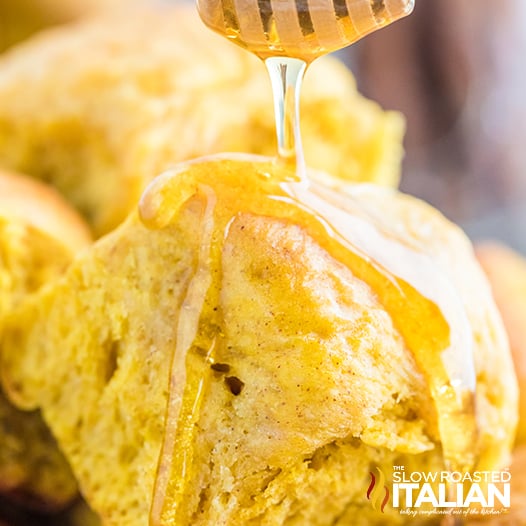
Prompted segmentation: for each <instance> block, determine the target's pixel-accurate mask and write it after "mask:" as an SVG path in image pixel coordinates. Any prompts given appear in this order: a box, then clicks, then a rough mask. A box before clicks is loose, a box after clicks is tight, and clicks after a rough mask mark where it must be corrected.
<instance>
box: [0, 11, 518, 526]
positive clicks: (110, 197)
mask: <svg viewBox="0 0 526 526" xmlns="http://www.w3.org/2000/svg"><path fill="white" fill-rule="evenodd" d="M153 28H155V30H153ZM78 57H82V60H79V59H78ZM36 64H38V67H35V65H36ZM305 88H306V89H305V95H304V99H303V101H302V103H303V106H302V112H303V117H302V118H303V133H304V145H305V150H306V156H307V162H308V164H309V165H310V166H312V167H313V168H316V169H317V170H324V171H325V172H327V173H321V172H319V171H311V172H310V175H309V180H308V183H307V184H306V183H305V182H303V183H299V182H298V181H297V180H296V178H295V175H294V174H290V173H288V172H286V171H285V170H284V169H283V168H282V167H280V166H279V165H278V164H277V163H275V162H272V161H271V160H269V159H268V158H266V157H256V156H238V155H234V154H224V155H212V156H207V157H200V158H199V159H198V160H194V161H191V162H185V163H182V164H180V163H181V161H186V160H188V159H190V158H194V157H198V156H202V155H208V154H212V153H215V152H218V151H223V150H226V151H232V150H241V151H247V152H252V153H257V154H271V153H273V152H274V149H275V145H274V136H273V112H272V105H271V100H270V96H269V86H268V84H267V79H266V73H265V70H264V68H263V66H262V65H261V64H260V63H259V62H258V61H257V60H256V59H253V57H250V56H249V55H248V54H246V53H244V52H243V51H242V50H240V49H237V48H236V47H235V46H231V45H229V44H228V43H226V42H223V40H222V39H221V38H219V37H217V36H215V35H213V34H212V33H210V32H208V31H207V30H206V29H205V28H203V27H202V26H201V24H200V23H199V22H198V21H197V19H196V16H195V14H194V13H192V12H190V11H188V9H186V8H175V9H174V8H155V9H148V10H146V9H140V10H135V9H134V10H129V11H128V12H127V14H126V15H125V14H124V13H123V12H121V13H117V12H116V13H114V14H104V15H101V16H100V17H96V18H93V19H91V20H89V21H85V22H80V23H77V24H75V25H73V26H69V27H64V28H61V29H57V30H53V31H51V32H48V33H47V34H45V35H42V36H39V37H37V38H36V39H35V40H33V41H30V42H28V43H27V44H24V45H21V46H20V47H18V49H17V50H14V51H13V52H10V53H9V54H8V55H6V56H5V57H4V58H0V166H3V167H4V170H7V169H9V170H12V171H15V170H17V171H20V172H23V173H26V174H28V175H29V176H31V178H32V179H27V178H21V176H16V175H12V174H6V175H3V176H1V177H0V256H1V257H0V375H1V379H2V385H3V389H4V393H5V396H4V398H0V415H1V416H2V418H3V421H2V426H3V427H4V428H5V429H8V428H9V429H11V430H12V431H13V432H12V433H11V434H10V435H9V434H6V435H5V436H6V437H8V438H9V440H5V441H4V442H2V441H1V440H0V459H7V461H6V462H5V463H4V462H3V460H2V462H0V480H1V481H2V483H4V481H8V482H9V483H8V484H6V483H4V486H3V487H1V485H0V491H3V492H4V493H5V494H6V496H7V498H9V499H13V500H15V501H16V500H17V499H18V500H19V501H20V500H21V496H22V497H24V499H22V500H23V503H24V506H31V505H33V506H34V503H35V502H39V503H45V505H43V504H41V505H40V511H42V510H44V511H47V512H55V511H56V510H58V509H61V508H64V507H65V506H67V504H68V503H70V502H71V501H72V499H74V498H75V496H76V494H77V485H78V490H79V491H80V494H81V495H82V496H83V497H84V499H85V500H86V501H87V503H88V504H89V505H90V506H91V507H92V508H93V510H94V511H95V512H96V513H97V515H98V516H99V518H100V521H101V522H102V524H103V525H105V526H144V525H145V524H151V525H152V526H153V525H163V526H164V525H165V526H190V525H192V526H194V525H195V526H200V525H202V526H212V525H216V524H225V525H239V524H241V525H254V526H255V525H259V524H264V525H268V526H284V525H294V524H297V525H302V526H314V525H330V524H331V525H337V526H346V525H353V526H355V525H358V526H359V525H364V526H365V525H367V526H370V525H375V524H378V525H381V524H389V525H396V524H406V523H411V522H412V519H411V518H410V516H408V515H404V514H401V513H400V510H399V509H397V508H396V507H395V506H393V502H392V501H389V499H387V500H385V502H384V503H382V504H381V509H380V506H376V504H375V505H374V506H373V505H372V504H371V502H370V501H369V500H368V499H369V498H370V494H369V492H368V491H367V488H368V485H369V483H370V472H371V471H372V472H375V470H376V469H377V468H378V470H380V472H382V473H383V474H385V475H386V484H389V483H390V482H392V480H391V478H390V477H391V475H390V473H391V471H392V466H393V465H404V466H406V468H407V469H408V470H409V469H411V470H414V471H426V470H431V471H433V470H441V469H444V466H445V465H448V466H450V467H451V466H455V467H457V468H458V469H465V470H470V469H484V470H499V469H503V468H505V467H507V466H508V465H509V462H510V458H511V457H510V455H511V450H512V445H513V441H514V438H515V429H516V427H517V406H518V392H517V381H516V376H515V371H514V367H513V363H512V358H511V354H510V351H509V346H508V341H507V338H506V334H505V330H504V326H503V324H502V321H501V318H500V315H499V313H498V311H497V309H496V306H495V303H494V300H493V298H492V294H491V290H490V287H489V285H488V281H487V279H486V277H485V276H484V274H483V272H482V270H481V268H480V266H479V264H478V263H477V261H476V259H475V257H474V254H473V250H472V247H471V245H470V243H469V241H468V240H467V239H466V237H465V236H464V235H463V234H462V232H461V231H460V230H459V229H458V228H457V227H455V226H454V225H452V224H451V223H449V222H448V221H447V220H446V219H445V218H444V217H442V216H441V215H440V214H439V213H438V212H437V211H436V210H433V209H432V208H431V207H429V206H428V205H426V204H424V203H422V202H420V201H418V200H416V199H414V198H411V197H409V196H405V195H403V194H401V193H399V192H397V191H396V190H394V189H393V187H394V186H396V183H397V181H398V176H399V168H400V161H401V156H402V147H401V137H402V133H403V120H402V118H401V116H400V115H398V114H396V113H391V112H384V111H383V110H381V109H380V108H379V107H378V106H377V105H376V104H374V103H372V102H371V101H367V100H366V99H364V98H363V97H361V96H360V95H359V94H358V93H357V91H356V87H355V84H354V81H353V79H352V77H351V76H350V74H349V73H348V71H347V70H345V68H343V66H341V65H340V64H339V63H337V62H336V61H334V60H330V59H329V60H324V61H320V62H319V63H316V64H315V65H314V66H313V67H312V71H309V74H308V77H307V82H306V86H305ZM164 171H166V172H165V173H164V175H161V176H159V177H155V176H156V175H159V174H160V173H161V172H164ZM329 174H330V175H329ZM37 179H40V180H41V181H43V182H45V183H46V185H45V184H43V183H42V182H38V181H37ZM363 182H365V183H375V184H365V185H364V184H359V183H363ZM47 184H49V185H51V186H53V187H54V188H55V190H52V189H51V188H50V187H49V186H47ZM56 192H60V194H61V195H62V197H60V196H59V195H58V194H57V193H56ZM64 199H65V200H66V201H67V202H68V203H69V204H66V203H65V202H64ZM70 206H73V207H75V208H76V209H77V211H78V212H79V213H80V214H81V215H82V216H83V217H84V220H85V221H86V222H87V225H88V226H86V224H84V222H83V220H81V219H79V217H78V216H77V215H76V213H75V212H73V211H72V210H70V208H69V207H70ZM88 230H91V232H92V234H93V236H94V237H95V238H99V239H97V241H95V242H93V243H92V242H91V240H90V234H89V232H88ZM3 408H6V409H5V410H4V409H3ZM4 414H5V415H6V416H5V418H4V417H3V415H4ZM18 422H24V424H20V426H19V427H17V426H18ZM25 422H28V423H27V424H26V423H25ZM46 426H48V427H46ZM10 444H11V445H12V444H14V445H15V447H14V449H15V450H16V451H17V454H16V455H14V454H13V455H10V454H9V445H10ZM6 452H7V453H6ZM20 452H22V453H21V454H20ZM2 470H3V471H2ZM2 472H3V473H9V477H7V476H6V477H5V478H4V476H3V475H1V473H2ZM15 475H16V476H15ZM84 513H85V508H84V509H81V510H79V509H78V508H76V510H75V513H74V514H72V515H70V519H67V520H71V523H78V524H84V525H85V524H86V523H87V522H88V520H91V516H90V515H89V514H88V515H87V516H86V515H84ZM63 517H64V516H63V515H62V516H60V517H59V516H57V518H56V519H54V520H55V521H56V524H61V525H62V524H65V521H66V519H64V518H63ZM71 517H73V518H71ZM85 517H90V518H89V519H88V518H85ZM0 520H2V519H1V510H0ZM51 520H53V519H51Z"/></svg>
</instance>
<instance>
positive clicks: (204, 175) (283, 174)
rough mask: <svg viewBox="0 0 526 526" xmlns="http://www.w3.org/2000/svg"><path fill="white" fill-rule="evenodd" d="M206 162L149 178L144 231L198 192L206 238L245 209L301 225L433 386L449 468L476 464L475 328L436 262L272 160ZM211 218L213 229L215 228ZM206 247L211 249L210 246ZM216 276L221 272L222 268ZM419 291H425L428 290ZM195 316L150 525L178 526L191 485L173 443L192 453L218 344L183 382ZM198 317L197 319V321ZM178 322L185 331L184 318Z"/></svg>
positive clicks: (178, 375) (214, 285)
mask: <svg viewBox="0 0 526 526" xmlns="http://www.w3.org/2000/svg"><path fill="white" fill-rule="evenodd" d="M241 161H243V162H241ZM200 162H201V164H199V163H198V162H191V163H187V164H186V165H185V166H183V167H182V168H181V169H180V172H179V173H178V174H177V175H175V176H173V175H172V176H171V177H172V178H170V176H165V177H161V178H158V179H157V180H156V181H155V182H154V183H152V185H151V187H150V188H149V190H148V191H147V192H146V193H145V195H144V197H143V200H142V202H141V206H140V215H141V218H142V220H143V223H144V224H145V225H146V226H147V227H148V228H152V229H159V228H163V227H164V226H166V225H167V224H169V223H170V221H172V219H173V218H174V217H175V216H176V214H177V212H178V210H179V209H180V207H181V206H182V205H183V203H184V202H185V199H188V198H190V197H192V196H195V195H199V192H200V190H199V189H200V188H210V189H212V190H211V191H210V190H209V191H208V194H210V195H211V192H212V193H213V195H214V198H213V199H212V198H210V197H209V199H208V200H209V202H210V201H214V202H215V201H216V200H217V202H219V203H220V206H217V207H216V208H215V210H214V213H213V216H214V217H213V219H212V217H211V216H212V212H211V211H210V210H209V211H208V213H207V214H204V217H205V218H206V222H207V224H208V226H207V227H206V228H204V229H202V231H203V232H207V233H206V234H203V236H204V238H206V239H209V238H210V236H212V237H213V238H214V239H216V240H223V239H224V238H225V235H226V232H227V230H228V225H229V224H230V223H231V221H232V220H233V219H234V218H235V217H236V216H237V215H238V214H240V213H250V214H254V215H257V216H267V217H272V218H275V219H278V220H284V221H286V222H290V223H293V224H297V225H301V226H302V227H303V228H304V230H305V232H306V233H308V235H310V236H311V237H312V238H313V239H315V240H316V242H317V243H318V244H319V245H320V246H321V247H322V248H324V249H325V250H326V251H327V252H328V253H329V254H330V255H331V256H332V257H333V258H334V259H335V260H337V261H339V262H341V263H342V264H344V265H345V266H346V267H347V268H349V269H350V270H351V271H352V272H353V274H354V275H355V276H356V277H357V278H358V279H360V280H362V281H364V282H366V283H367V284H368V285H369V286H370V287H371V289H372V290H374V292H375V293H376V295H377V296H378V298H379V300H380V302H381V303H382V304H383V305H384V307H385V309H386V311H387V312H388V313H389V315H390V317H391V320H392V322H393V325H394V326H395V328H396V329H397V330H398V332H399V333H400V334H401V336H402V337H403V338H404V340H405V342H406V345H407V348H408V349H409V350H410V352H411V353H412V354H413V356H414V358H415V361H416V363H417V365H418V367H419V369H420V370H421V372H422V374H423V375H424V377H425V379H426V380H427V382H428V384H429V385H430V390H431V396H432V398H433V399H434V401H435V404H436V408H437V413H438V423H439V430H440V435H441V441H442V445H443V450H444V451H443V453H444V457H445V459H446V462H447V463H448V468H449V469H453V470H460V469H470V468H471V467H472V464H473V463H474V462H475V455H476V442H477V425H476V419H475V412H474V406H473V399H474V378H475V376H474V366H473V361H472V357H471V355H470V349H469V345H471V333H470V329H469V324H465V323H464V322H463V321H462V320H465V313H463V307H462V305H461V304H460V300H459V298H458V297H457V296H456V294H455V293H454V290H453V289H452V288H451V287H448V286H447V285H446V284H447V281H443V282H442V283H441V287H439V288H438V289H437V288H436V287H435V288H433V287H432V284H433V281H432V279H433V278H436V276H437V275H439V274H437V272H436V268H434V267H432V264H431V262H430V261H429V260H426V258H423V257H420V256H419V254H417V253H416V252H414V251H412V250H410V249H408V248H407V247H401V246H399V249H398V250H395V251H394V253H393V248H394V247H395V246H396V243H395V241H394V240H393V239H389V238H388V236H386V235H385V233H382V232H380V231H379V230H374V232H373V230H371V228H368V229H367V230H366V231H364V226H367V223H366V222H365V221H360V215H361V214H362V213H363V212H362V211H357V210H356V209H355V208H353V207H352V206H351V205H352V200H351V201H349V203H351V204H350V205H349V206H348V207H346V209H345V210H342V209H339V208H338V206H335V204H334V203H338V201H339V198H338V196H337V195H334V196H333V197H332V198H331V197H330V195H331V191H329V190H327V189H321V187H319V185H312V187H311V188H306V187H305V186H304V185H302V184H298V182H297V181H296V180H294V178H292V179H291V174H290V172H288V171H287V170H282V169H280V168H279V166H276V165H273V164H272V163H269V162H268V161H267V162H265V161H263V160H261V158H256V157H254V156H235V157H233V156H230V159H229V160H226V159H225V158H223V157H222V156H214V157H212V158H209V159H208V160H204V161H203V160H202V161H200ZM167 177H168V179H167ZM192 189H193V190H192ZM241 196H242V197H241ZM329 200H330V201H331V202H329ZM212 223H213V225H214V226H213V230H214V233H213V234H210V231H209V229H210V228H211V227H210V224H212ZM217 243H219V244H217V246H216V248H215V249H214V254H215V256H214V257H215V258H217V261H219V260H220V257H221V256H220V254H221V246H220V242H219V241H217ZM204 245H205V246H206V247H209V243H205V244H204ZM203 251H204V253H202V252H203ZM401 251H403V253H404V254H405V256H404V259H405V260H406V261H407V260H408V259H409V260H410V264H409V265H408V266H407V267H404V264H401V265H400V262H399V261H397V258H398V256H399V255H400V252H401ZM205 253H206V254H209V256H208V257H211V254H212V252H210V250H209V249H208V248H207V249H206V250H205V249H203V244H202V245H201V251H200V256H199V261H200V262H202V261H204V260H205V259H203V258H206V254H205ZM217 264H218V263H217V262H216V263H215V265H217ZM206 268H210V267H209V266H208V267H206ZM414 268H420V270H421V274H420V278H419V279H418V280H417V281H418V283H415V282H414V276H413V274H412V272H409V269H411V271H412V270H413V269H414ZM422 268H427V269H428V270H429V274H428V273H427V271H424V272H422ZM199 269H201V271H202V274H201V276H206V287H205V286H204V285H203V283H201V284H199V285H196V284H195V283H199V282H201V281H202V280H204V278H203V277H198V273H199V272H200V270H199ZM202 269H203V267H202V266H201V263H200V264H199V265H198V270H197V272H196V275H195V277H194V279H193V280H192V283H191V285H190V287H189V294H188V295H187V298H194V296H196V297H197V300H196V299H195V298H194V299H193V300H192V301H194V300H195V301H197V304H199V305H201V308H202V307H203V305H204V303H205V296H206V293H205V292H204V290H205V288H207V289H208V291H209V292H208V294H210V291H212V294H213V295H214V297H215V298H216V299H215V301H217V302H218V301H219V300H218V298H219V291H220V289H221V282H220V278H219V277H218V278H216V279H213V280H212V282H210V281H209V280H210V279H212V278H211V277H210V273H209V271H206V272H205V271H203V270H202ZM406 270H407V271H408V273H407V274H406ZM215 275H216V276H220V272H216V273H215ZM444 279H445V278H444ZM196 280H197V281H196ZM426 280H429V281H428V282H426ZM194 287H195V288H196V289H197V290H199V291H200V292H199V294H193V293H192V289H193V288H194ZM422 288H424V289H425V290H424V291H422V290H421V289H422ZM437 290H438V292H437ZM428 296H431V297H428ZM185 301H186V300H185ZM207 302H208V300H207ZM217 305H218V303H217V304H216V306H217ZM191 312H192V313H193V314H192V315H191V317H190V318H191V321H192V323H190V324H189V325H190V326H191V327H192V328H191V330H190V331H189V334H183V333H181V334H180V336H181V338H183V343H181V344H180V343H179V342H178V343H177V348H176V354H178V355H179V356H176V357H174V361H173V366H172V371H171V379H170V385H171V390H173V389H175V394H173V393H172V392H171V393H170V401H169V404H168V411H167V426H174V428H172V429H167V430H166V435H165V437H164V442H163V448H162V454H161V456H160V460H159V467H158V479H161V480H160V481H159V480H157V482H156V486H155V492H154V499H153V502H154V505H153V507H152V513H151V522H150V524H152V525H155V526H157V525H162V524H174V525H175V524H177V522H175V521H176V509H177V506H178V505H179V504H180V503H181V502H182V501H183V497H184V494H185V483H186V482H187V481H188V480H189V478H190V477H191V461H192V459H191V458H189V457H188V456H187V453H186V452H185V451H183V452H182V451H178V450H177V448H178V447H180V448H185V449H188V450H191V449H192V440H193V437H194V432H195V423H196V422H197V421H198V418H199V407H200V404H201V402H202V393H203V385H204V384H203V381H204V379H205V378H206V377H207V376H209V375H210V372H209V368H207V367H206V364H207V361H209V360H210V354H211V353H212V352H213V351H212V350H210V351H209V353H208V355H207V356H204V355H203V356H202V357H201V362H202V363H201V367H197V368H196V367H194V368H193V369H192V371H193V373H192V378H193V383H191V385H190V384H189V383H188V378H190V376H188V377H187V384H186V386H185V385H184V383H183V382H184V381H185V377H186V376H187V375H186V373H185V372H184V371H185V367H188V356H189V349H190V348H191V347H192V346H193V345H195V342H191V341H190V339H191V338H190V336H191V337H192V338H196V337H198V336H199V335H200V334H206V332H207V329H206V327H205V326H203V325H202V324H201V322H202V321H203V319H205V318H206V317H204V316H203V313H202V312H201V315H200V316H198V313H197V309H196V308H195V306H194V308H193V309H191ZM182 315H183V316H184V314H182ZM457 315H460V321H459V320H457V319H456V316H457ZM197 319H199V324H198V326H197V327H196V325H195V323H196V320H197ZM423 320H425V321H426V323H425V324H423V323H422V321H423ZM216 324H217V327H218V331H219V332H221V331H222V329H221V320H217V321H216ZM179 327H183V325H182V323H180V324H179ZM189 335H190V336H189ZM465 346H468V347H467V348H466V347H465ZM213 347H214V346H213V345H212V346H211V349H213ZM445 353H446V356H444V354H445ZM465 357H467V358H465ZM444 358H446V359H444ZM199 370H201V371H205V372H204V376H202V377H199V374H198V371H199ZM182 371H183V372H182ZM189 385H190V386H189ZM192 385H193V386H194V387H192ZM195 385H198V386H199V389H197V388H196V387H195ZM185 408H186V410H185ZM188 408H190V411H188ZM189 423H190V424H189ZM170 521H171V522H170Z"/></svg>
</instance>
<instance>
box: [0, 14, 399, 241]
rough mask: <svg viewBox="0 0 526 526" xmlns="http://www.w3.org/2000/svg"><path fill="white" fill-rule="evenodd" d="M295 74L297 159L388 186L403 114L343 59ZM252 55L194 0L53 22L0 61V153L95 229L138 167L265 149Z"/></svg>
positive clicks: (130, 192)
mask: <svg viewBox="0 0 526 526" xmlns="http://www.w3.org/2000/svg"><path fill="white" fill-rule="evenodd" d="M312 70H313V71H312V72H311V71H309V72H308V73H307V78H306V82H305V89H304V93H303V100H302V126H303V139H304V146H305V151H306V154H307V164H308V165H310V166H312V167H314V168H318V169H323V170H326V171H328V172H330V173H333V174H335V175H337V176H340V177H341V178H343V179H347V180H354V181H358V180H366V181H375V182H378V183H382V184H386V185H395V184H396V183H397V181H398V176H399V170H400V161H401V157H402V146H401V141H402V134H403V129H404V125H403V119H402V117H401V116H400V115H399V114H397V113H393V112H384V111H382V110H381V109H380V108H379V107H378V105H376V104H375V103H373V102H371V101H369V100H366V99H365V98H363V97H362V96H360V95H359V94H358V92H357V90H356V85H355V82H354V80H353V78H352V76H351V74H350V73H349V72H348V70H347V69H346V68H345V67H344V66H343V65H342V64H340V63H339V62H337V61H336V60H334V59H330V58H329V59H327V60H320V61H319V62H316V63H315V64H313V66H312ZM274 135H275V131H274V111H273V107H272V100H271V89H270V82H269V80H268V78H267V73H266V70H265V67H264V65H263V64H262V62H261V61H260V60H258V59H257V58H255V57H254V56H252V55H251V54H250V53H248V52H246V51H244V50H242V49H239V48H238V47H237V46H232V45H231V44H230V43H228V42H227V41H226V40H225V39H223V38H221V37H220V36H218V35H216V34H214V33H213V32H212V31H210V30H209V29H208V28H206V27H205V26H204V24H203V23H202V22H201V21H200V20H199V19H198V15H197V13H196V12H195V7H193V6H190V7H189V6H186V7H181V6H179V7H168V6H165V7H164V8H163V7H161V6H157V7H156V8H155V7H152V8H151V9H150V10H146V9H144V10H133V9H131V8H127V9H126V10H116V11H115V12H114V13H113V14H111V15H110V14H108V15H104V16H101V17H98V18H96V19H94V20H90V21H84V22H81V23H78V24H75V25H70V26H68V27H66V28H61V29H57V30H54V31H51V32H48V33H46V34H45V35H43V36H41V37H38V38H36V39H34V40H33V41H32V42H28V43H27V44H25V45H23V46H21V47H19V48H18V49H17V50H16V51H15V52H13V53H10V54H9V55H8V56H6V57H4V58H3V59H2V60H0V166H1V165H3V166H4V167H9V168H12V169H18V170H20V171H23V172H24V173H28V174H30V175H32V176H35V177H38V178H41V179H44V180H45V181H47V182H50V183H51V184H52V185H54V186H56V187H57V188H58V189H59V190H60V192H62V193H63V194H64V195H65V196H66V197H67V198H68V199H69V200H70V201H71V202H72V203H73V204H74V205H75V206H76V207H77V208H78V209H79V210H80V211H81V212H82V213H83V214H84V216H85V217H86V218H87V219H88V221H89V223H90V224H91V225H92V226H93V228H94V230H95V232H96V234H97V235H100V234H103V233H105V232H108V231H109V230H111V229H112V228H113V227H115V226H116V225H117V224H119V223H120V222H121V221H122V220H123V219H124V218H125V217H126V215H127V214H128V213H129V211H130V210H131V209H133V208H134V207H135V205H136V203H137V200H138V198H139V196H140V194H141V192H142V190H143V189H144V186H145V184H146V183H147V182H148V181H149V180H150V178H151V177H153V176H155V175H158V174H159V173H161V172H163V171H164V170H166V169H167V167H170V166H172V165H173V163H175V162H178V161H181V160H186V159H190V158H193V157H196V156H199V155H203V154H208V153H215V152H222V151H243V152H252V153H264V154H268V155H272V154H274V152H275V151H276V146H275V138H274Z"/></svg>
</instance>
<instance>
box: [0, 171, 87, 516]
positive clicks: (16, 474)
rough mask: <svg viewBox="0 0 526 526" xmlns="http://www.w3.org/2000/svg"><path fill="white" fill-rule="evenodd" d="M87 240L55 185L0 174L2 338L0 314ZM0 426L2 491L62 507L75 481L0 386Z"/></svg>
mask: <svg viewBox="0 0 526 526" xmlns="http://www.w3.org/2000/svg"><path fill="white" fill-rule="evenodd" d="M89 242H90V236H89V232H88V229H87V226H86V225H85V223H84V222H83V221H82V220H81V219H80V217H79V216H78V215H77V214H76V213H75V212H74V211H73V210H72V209H71V208H70V207H69V205H67V204H66V203H65V202H64V201H63V199H61V198H60V196H59V195H58V194H57V192H56V191H54V190H53V189H51V188H48V187H46V186H44V185H43V184H41V183H39V182H38V181H35V180H32V179H29V178H24V177H22V176H19V175H14V174H8V173H5V172H0V337H1V332H2V325H3V319H4V317H5V316H7V315H8V314H9V313H10V312H11V310H12V309H13V308H15V307H16V305H18V304H19V303H20V301H21V300H22V299H23V298H24V297H25V296H27V295H28V294H31V293H34V292H36V291H37V290H38V289H39V288H40V287H41V286H43V285H44V284H46V283H48V282H49V281H51V280H52V279H53V278H55V277H57V276H58V275H60V274H62V273H63V272H64V271H65V269H66V268H67V266H68V265H69V263H70V262H71V260H72V258H73V256H74V254H75V253H77V252H78V251H79V250H80V249H81V248H84V247H86V246H87V245H88V244H89ZM14 352H16V351H14ZM0 429H1V432H0V492H2V493H7V494H9V495H11V496H12V497H13V498H17V499H19V500H23V501H24V502H25V503H26V504H27V505H30V506H33V507H37V508H41V509H46V510H51V509H55V508H60V507H62V506H64V505H65V504H66V503H67V502H68V501H69V500H70V499H71V498H72V497H73V496H74V495H75V494H76V492H77V489H76V482H75V480H74V479H73V476H72V474H71V471H70V468H69V466H68V464H67V461H66V460H65V459H64V457H63V455H62V453H60V451H59V450H58V448H57V446H56V443H55V440H54V438H53V437H52V436H51V434H50V432H49V430H48V429H47V427H46V426H45V424H44V423H43V421H42V419H41V417H40V414H39V413H38V412H29V413H27V412H21V411H19V410H17V409H15V408H14V407H13V406H12V405H11V404H10V403H9V402H8V401H7V399H6V398H5V396H4V394H3V393H2V392H1V391H0Z"/></svg>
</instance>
